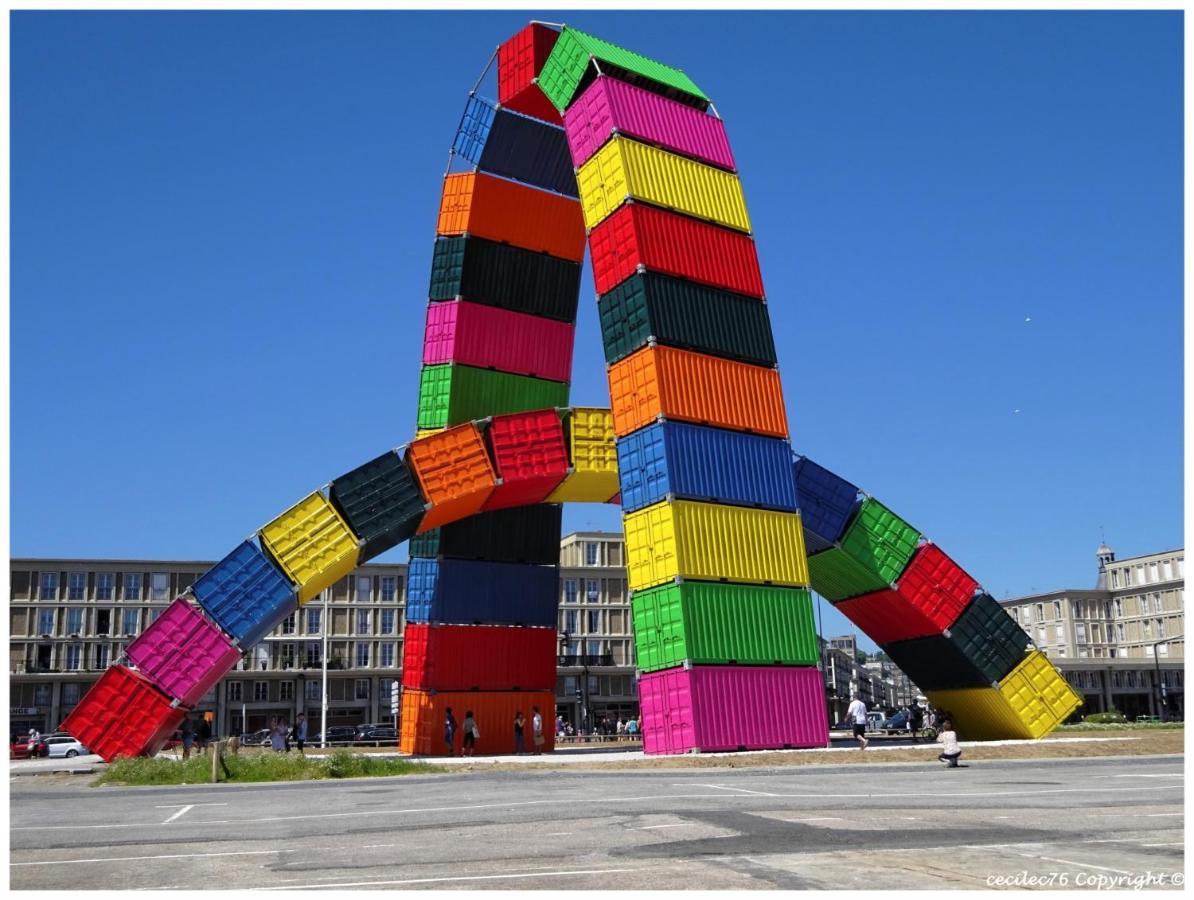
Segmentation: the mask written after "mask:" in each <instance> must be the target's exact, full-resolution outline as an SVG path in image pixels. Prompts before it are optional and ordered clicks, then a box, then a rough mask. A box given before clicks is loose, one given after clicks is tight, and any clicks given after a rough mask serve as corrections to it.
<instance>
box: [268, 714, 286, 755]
mask: <svg viewBox="0 0 1194 900" xmlns="http://www.w3.org/2000/svg"><path fill="white" fill-rule="evenodd" d="M269 722H270V725H269V745H270V747H271V748H273V749H274V750H275V751H276V752H278V753H281V752H283V751H284V750H285V749H286V720H285V719H270V720H269Z"/></svg>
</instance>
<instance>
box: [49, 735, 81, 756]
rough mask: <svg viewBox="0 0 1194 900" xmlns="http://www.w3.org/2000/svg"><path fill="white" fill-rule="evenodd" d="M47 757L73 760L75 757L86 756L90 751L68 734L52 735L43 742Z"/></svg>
mask: <svg viewBox="0 0 1194 900" xmlns="http://www.w3.org/2000/svg"><path fill="white" fill-rule="evenodd" d="M44 743H45V745H46V748H47V755H48V756H49V757H50V758H51V759H59V758H61V757H66V758H67V759H74V758H75V757H76V756H88V755H90V753H91V751H90V750H88V749H87V748H86V747H84V746H83V745H82V744H81V743H79V740H78V738H74V737H72V736H71V735H69V734H52V735H50V736H49V737H48V738H46V739H45V741H44Z"/></svg>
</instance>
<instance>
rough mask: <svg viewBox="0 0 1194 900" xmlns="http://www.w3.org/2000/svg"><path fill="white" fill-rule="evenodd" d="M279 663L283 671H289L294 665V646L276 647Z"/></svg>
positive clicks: (282, 645) (283, 645)
mask: <svg viewBox="0 0 1194 900" xmlns="http://www.w3.org/2000/svg"><path fill="white" fill-rule="evenodd" d="M278 650H279V653H278V656H279V657H280V661H281V663H282V668H283V669H289V668H291V667H292V666H293V665H294V644H281V645H279V647H278Z"/></svg>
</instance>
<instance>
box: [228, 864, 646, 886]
mask: <svg viewBox="0 0 1194 900" xmlns="http://www.w3.org/2000/svg"><path fill="white" fill-rule="evenodd" d="M634 871H636V870H635V869H576V870H573V871H568V872H511V873H509V874H506V875H450V876H444V877H442V878H404V879H397V880H393V881H345V882H340V883H338V884H326V883H317V884H311V885H302V884H292V885H287V886H285V887H250V888H247V890H250V891H301V890H303V888H304V887H312V888H325V889H326V888H350V887H381V886H384V885H391V884H437V883H441V882H445V881H494V880H497V879H503V878H506V879H508V878H548V877H552V878H554V877H558V876H564V875H611V874H614V873H618V872H634ZM242 890H244V889H242Z"/></svg>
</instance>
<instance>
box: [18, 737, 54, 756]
mask: <svg viewBox="0 0 1194 900" xmlns="http://www.w3.org/2000/svg"><path fill="white" fill-rule="evenodd" d="M49 754H50V750H49V748H48V747H47V746H46V739H45V738H42V739H41V740H39V741H38V742H37V743H36V744H35V745H34V746H33V747H30V746H29V735H24V736H23V737H18V738H17V739H16V740H15V741H13V742H12V743H11V744H9V746H8V758H9V759H36V758H37V757H39V756H49Z"/></svg>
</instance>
